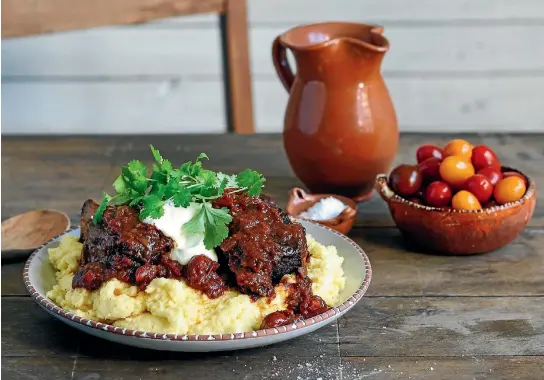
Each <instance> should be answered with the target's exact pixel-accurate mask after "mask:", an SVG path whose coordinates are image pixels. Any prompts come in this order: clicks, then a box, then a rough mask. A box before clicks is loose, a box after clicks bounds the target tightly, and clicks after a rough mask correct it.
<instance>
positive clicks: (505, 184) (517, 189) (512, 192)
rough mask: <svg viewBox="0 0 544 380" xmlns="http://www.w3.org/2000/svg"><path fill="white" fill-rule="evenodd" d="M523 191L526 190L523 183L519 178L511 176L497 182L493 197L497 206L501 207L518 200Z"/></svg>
mask: <svg viewBox="0 0 544 380" xmlns="http://www.w3.org/2000/svg"><path fill="white" fill-rule="evenodd" d="M525 190H527V187H526V186H525V181H524V180H523V179H522V178H520V177H517V176H511V177H506V178H503V179H501V180H500V181H499V182H497V185H496V186H495V189H494V190H493V196H494V197H495V200H496V201H497V203H498V204H500V205H503V204H505V203H509V202H515V201H517V200H519V199H520V198H521V197H523V194H525Z"/></svg>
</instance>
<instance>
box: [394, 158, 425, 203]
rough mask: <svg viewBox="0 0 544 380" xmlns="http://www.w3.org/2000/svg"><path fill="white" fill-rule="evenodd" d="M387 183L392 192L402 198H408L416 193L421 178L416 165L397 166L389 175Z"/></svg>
mask: <svg viewBox="0 0 544 380" xmlns="http://www.w3.org/2000/svg"><path fill="white" fill-rule="evenodd" d="M389 181H390V184H391V187H392V188H393V190H394V191H395V192H396V193H397V194H399V195H401V196H403V197H410V196H412V195H414V194H416V193H417V191H418V190H419V188H420V187H421V183H422V181H423V176H422V175H421V172H420V171H419V168H418V167H417V165H406V164H403V165H399V166H397V167H396V168H395V169H393V171H392V172H391V174H390V175H389Z"/></svg>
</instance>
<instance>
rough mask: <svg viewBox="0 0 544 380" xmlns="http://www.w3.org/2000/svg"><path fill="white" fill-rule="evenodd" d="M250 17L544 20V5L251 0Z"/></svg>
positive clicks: (533, 1)
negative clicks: (271, 0) (272, 0)
mask: <svg viewBox="0 0 544 380" xmlns="http://www.w3.org/2000/svg"><path fill="white" fill-rule="evenodd" d="M249 10H250V12H249V17H250V20H251V22H253V23H261V22H262V23H270V22H271V21H272V20H273V22H277V23H279V22H282V23H300V22H320V21H323V20H345V21H354V22H374V23H380V22H382V23H385V22H394V21H406V22H411V23H412V24H416V25H417V24H418V23H419V22H422V21H431V22H435V23H443V22H444V21H455V20H473V21H485V20H501V21H502V20H542V18H543V11H544V7H543V5H542V3H541V2H539V1H538V0H520V1H516V3H515V4H513V3H512V2H509V1H508V0H479V1H471V0H452V1H447V2H437V1H433V0H382V1H372V0H360V1H351V0H340V1H337V2H334V3H331V2H329V1H327V0H314V1H313V2H312V6H311V10H312V11H311V12H308V3H307V2H306V1H303V0H298V1H290V0H277V1H274V2H269V1H267V0H252V1H251V2H250V8H249Z"/></svg>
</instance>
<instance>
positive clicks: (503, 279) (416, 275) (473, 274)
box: [350, 228, 544, 302]
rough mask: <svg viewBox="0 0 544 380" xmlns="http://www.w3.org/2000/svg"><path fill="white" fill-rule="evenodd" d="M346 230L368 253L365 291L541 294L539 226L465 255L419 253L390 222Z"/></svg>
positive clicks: (543, 238)
mask: <svg viewBox="0 0 544 380" xmlns="http://www.w3.org/2000/svg"><path fill="white" fill-rule="evenodd" d="M350 236H351V237H352V238H353V239H354V240H355V242H357V244H359V245H360V246H361V247H362V248H363V249H364V250H365V252H366V253H367V254H368V256H369V258H370V263H371V265H372V282H371V284H370V288H369V290H368V295H372V296H391V295H395V296H417V295H422V296H449V295H456V296H457V295H460V296H503V295H504V296H514V295H519V296H524V295H528V296H531V295H539V296H544V271H543V270H542V268H543V267H544V251H543V250H542V247H544V231H542V230H541V229H526V230H525V231H523V232H522V233H521V235H520V236H519V237H518V238H517V239H516V240H514V241H513V242H512V243H510V244H509V245H507V246H505V247H503V248H501V249H499V250H497V251H495V252H491V253H488V254H485V255H476V256H468V257H462V256H455V257H450V256H436V255H428V254H423V253H418V252H419V250H418V248H417V247H414V246H412V245H409V244H408V242H407V241H406V240H405V239H404V238H403V237H402V235H401V234H400V232H399V231H398V230H397V229H394V228H381V229H374V228H361V229H357V230H354V231H352V233H351V234H350ZM459 302H461V301H459Z"/></svg>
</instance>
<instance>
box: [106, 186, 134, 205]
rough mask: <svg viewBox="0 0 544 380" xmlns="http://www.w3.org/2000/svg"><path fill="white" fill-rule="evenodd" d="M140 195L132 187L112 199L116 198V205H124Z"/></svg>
mask: <svg viewBox="0 0 544 380" xmlns="http://www.w3.org/2000/svg"><path fill="white" fill-rule="evenodd" d="M136 197H138V193H137V192H135V191H134V190H132V189H127V190H126V191H125V192H123V193H120V194H117V195H116V196H115V197H114V198H112V200H115V204H116V205H122V204H125V203H128V202H130V201H131V200H133V199H134V198H136Z"/></svg>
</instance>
